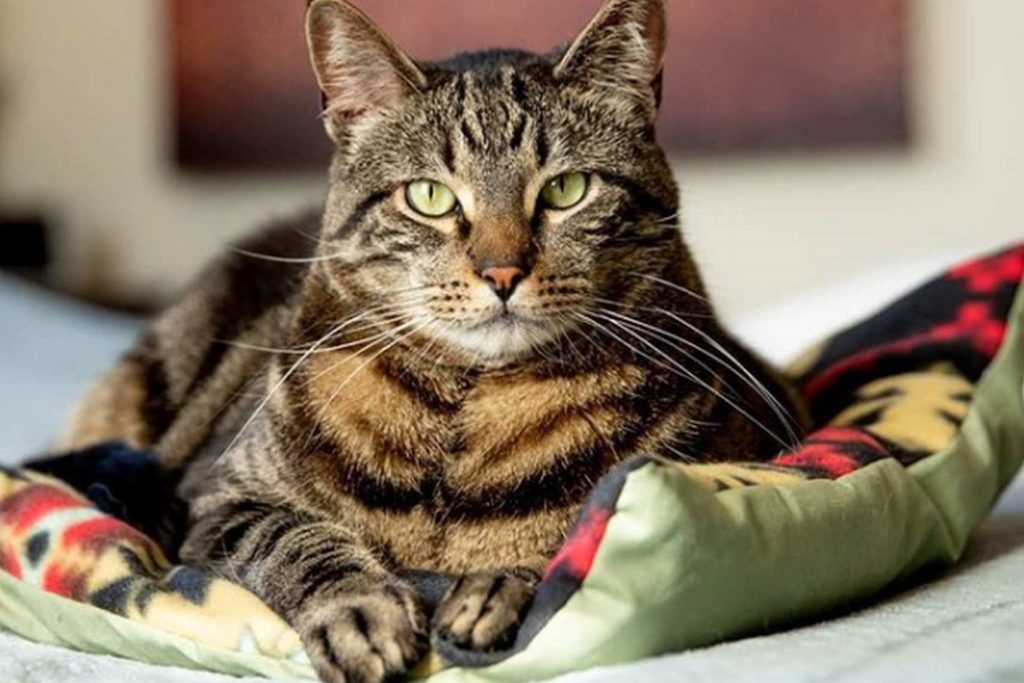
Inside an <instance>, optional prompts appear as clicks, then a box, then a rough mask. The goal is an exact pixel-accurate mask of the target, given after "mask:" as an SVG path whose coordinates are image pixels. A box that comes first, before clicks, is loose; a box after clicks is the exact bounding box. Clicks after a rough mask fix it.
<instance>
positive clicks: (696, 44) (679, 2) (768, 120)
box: [166, 0, 910, 170]
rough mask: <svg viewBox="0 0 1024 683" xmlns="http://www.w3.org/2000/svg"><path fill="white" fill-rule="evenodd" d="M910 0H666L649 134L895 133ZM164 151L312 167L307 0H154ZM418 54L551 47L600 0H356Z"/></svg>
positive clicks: (811, 143)
mask: <svg viewBox="0 0 1024 683" xmlns="http://www.w3.org/2000/svg"><path fill="white" fill-rule="evenodd" d="M909 1H910V0H830V1H829V2H822V1H821V0H668V4H669V21H670V25H669V48H668V53H667V57H666V69H665V82H664V102H663V106H662V111H661V116H660V123H659V135H660V136H661V138H662V142H663V143H664V144H665V145H666V146H667V147H668V148H669V149H670V150H672V151H677V152H684V153H714V152H745V151H758V150H773V149H799V148H805V149H806V148H816V149H817V148H833V147H844V146H854V145H902V144H904V143H905V142H906V141H907V137H908V130H907V128H908V126H907V118H908V117H907V96H906V89H907V87H906V86H907V71H908V68H907V66H908V65H907V57H906V54H907V45H906V43H907V34H908V30H907V20H908V8H907V4H908V2H909ZM166 2H168V3H169V15H168V16H169V18H170V22H171V32H172V39H171V43H170V44H171V49H172V62H173V65H174V86H173V87H174V102H175V112H174V114H175V116H174V121H175V126H174V129H175V150H176V157H177V161H178V162H179V164H180V165H181V166H183V167H185V168H191V169H207V170H213V169H242V168H252V169H273V168H297V167H304V166H319V165H322V164H323V162H324V161H325V160H326V159H327V157H328V155H329V149H328V145H327V142H326V140H325V138H324V135H323V133H322V128H321V126H320V122H319V120H318V118H317V117H318V114H319V106H320V102H319V97H318V94H317V90H316V85H315V83H314V81H313V77H312V74H311V71H310V67H309V63H308V60H307V55H306V44H305V39H304V36H303V14H304V11H305V5H306V3H305V1H304V0H221V1H218V2H210V1H209V0H166ZM355 2H356V4H358V5H359V6H360V7H361V8H362V9H364V10H365V11H366V12H367V13H368V14H369V15H370V16H371V17H373V18H374V19H375V20H376V21H377V22H379V23H380V24H381V26H383V27H384V29H385V30H386V31H388V32H389V33H390V34H391V35H392V36H393V37H394V38H395V39H396V41H397V42H398V44H399V45H400V46H402V48H403V49H404V50H405V51H406V52H408V53H409V54H410V55H411V56H413V57H414V58H416V59H423V60H430V59H434V58H440V57H447V56H451V55H453V54H456V53H459V52H465V51H471V50H478V49H482V48H485V47H516V48H523V49H528V50H533V51H540V52H548V51H551V50H553V49H555V48H556V47H557V46H559V45H564V44H566V43H567V42H568V41H570V40H571V39H572V38H573V37H574V36H575V35H576V33H577V32H579V31H580V30H581V29H582V28H583V27H584V26H585V25H586V23H587V22H588V21H589V19H590V18H591V17H592V16H593V15H594V13H595V12H596V11H597V8H598V7H599V6H600V4H601V2H600V0H567V1H566V2H561V3H552V2H550V1H549V0H508V1H507V2H504V1H503V2H479V1H478V0H417V1H416V2H410V1H409V0H355Z"/></svg>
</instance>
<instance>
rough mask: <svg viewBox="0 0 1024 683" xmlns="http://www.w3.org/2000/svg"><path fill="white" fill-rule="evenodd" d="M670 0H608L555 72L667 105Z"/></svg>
mask: <svg viewBox="0 0 1024 683" xmlns="http://www.w3.org/2000/svg"><path fill="white" fill-rule="evenodd" d="M665 24H666V19H665V1H664V0H608V1H607V2H605V4H604V6H603V7H602V8H601V10H600V11H599V12H598V14H597V16H596V17H594V19H593V20H592V21H591V22H590V25H588V26H587V28H586V29H584V31H583V33H581V34H580V35H579V36H578V37H577V38H576V40H575V41H573V43H572V45H570V46H569V49H568V50H567V51H566V52H565V54H564V55H563V56H562V58H561V59H560V60H559V62H558V64H557V66H556V67H555V76H556V77H558V78H560V79H568V80H571V81H573V82H576V83H580V84H583V85H584V86H585V87H589V88H593V89H604V90H607V91H608V92H607V95H608V96H614V95H615V94H619V95H625V96H627V97H629V98H631V99H633V100H635V101H637V102H639V103H641V104H643V105H644V106H646V107H647V108H648V111H649V114H650V116H651V118H652V119H653V118H654V116H655V115H656V114H657V110H658V106H659V105H660V104H661V81H662V61H663V59H664V57H665V32H666V30H665Z"/></svg>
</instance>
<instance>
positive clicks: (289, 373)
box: [221, 321, 349, 456]
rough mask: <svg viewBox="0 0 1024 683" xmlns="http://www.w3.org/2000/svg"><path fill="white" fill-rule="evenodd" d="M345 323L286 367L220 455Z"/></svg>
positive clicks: (228, 448) (232, 446)
mask: <svg viewBox="0 0 1024 683" xmlns="http://www.w3.org/2000/svg"><path fill="white" fill-rule="evenodd" d="M347 324H349V323H348V322H347V321H346V322H343V323H341V324H340V325H336V326H335V327H334V328H332V329H331V330H330V331H329V332H328V333H327V334H325V335H324V336H322V337H321V338H320V340H319V341H317V342H316V343H315V344H313V346H311V347H310V348H309V350H308V351H306V352H305V353H304V354H302V355H301V356H300V357H299V359H298V360H297V361H295V362H294V363H293V364H292V366H291V367H290V368H289V369H288V371H287V372H286V373H284V374H283V375H282V376H281V378H280V379H279V380H278V381H277V382H276V383H275V384H274V386H273V387H271V389H270V391H268V392H267V395H266V396H265V397H264V398H263V400H262V401H260V402H259V405H257V406H256V409H255V410H253V411H252V414H251V415H250V416H249V419H247V420H246V421H245V423H244V424H242V427H241V429H239V430H238V432H237V433H236V434H235V436H234V438H232V439H231V441H230V442H229V443H228V445H227V447H225V448H224V450H223V451H222V453H221V455H222V456H223V454H224V453H228V452H229V451H231V450H232V449H233V448H234V447H235V446H236V445H238V442H239V440H241V438H242V435H243V434H245V432H246V431H248V429H249V427H250V426H252V423H253V422H255V421H256V417H257V416H258V415H259V414H260V413H262V412H263V409H264V408H266V407H267V404H268V403H270V401H271V399H272V398H273V397H274V395H275V394H276V393H277V392H278V390H279V389H280V388H281V387H282V386H284V384H285V382H287V381H288V378H289V377H291V376H292V375H293V374H294V373H295V371H296V370H298V368H299V366H300V365H302V363H303V361H305V360H306V359H307V358H309V357H310V356H311V355H312V354H313V353H314V352H315V351H316V349H317V348H319V347H320V346H321V345H323V344H324V343H326V342H327V340H329V339H330V338H331V337H333V336H334V335H335V334H337V333H338V332H340V331H341V330H342V329H344V327H345V326H346V325H347Z"/></svg>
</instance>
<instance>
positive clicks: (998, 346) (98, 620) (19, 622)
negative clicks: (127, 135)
mask: <svg viewBox="0 0 1024 683" xmlns="http://www.w3.org/2000/svg"><path fill="white" fill-rule="evenodd" d="M1022 274H1024V248H1016V249H1012V250H1008V251H1005V252H1003V253H1000V254H997V255H994V256H991V257H987V258H983V259H980V260H977V261H974V262H971V263H968V264H965V265H963V266H960V267H958V268H954V269H952V270H950V271H948V272H947V273H945V274H943V275H942V276H941V277H940V278H938V279H936V280H934V281H933V282H931V283H929V284H927V285H925V286H924V287H922V288H920V289H919V290H917V291H915V292H914V293H912V294H910V295H909V296H907V297H904V298H903V299H901V300H900V301H898V302H896V303H895V304H893V305H891V306H890V307H888V308H887V309H885V310H884V311H882V312H881V313H879V314H878V315H876V316H873V317H872V318H870V319H868V320H867V321H865V322H864V323H861V324H859V325H856V326H854V327H852V328H849V329H847V330H846V331H844V332H842V333H840V334H838V335H837V336H836V337H834V338H832V339H831V340H829V341H828V342H826V343H824V344H821V345H819V346H818V347H817V348H816V349H815V350H814V351H812V352H810V353H809V354H808V355H807V356H806V357H805V358H804V360H803V361H802V362H801V363H800V365H799V368H798V370H797V373H798V376H799V378H800V385H801V388H802V390H803V391H804V393H805V395H806V396H807V398H808V400H809V401H810V404H811V406H812V409H813V412H814V415H815V419H816V421H817V423H818V424H819V425H821V429H820V430H819V431H817V432H816V433H814V434H812V435H811V436H810V437H809V438H808V439H807V440H806V441H805V443H804V444H803V445H802V446H801V447H800V448H799V449H797V450H795V451H794V452H792V453H787V454H784V455H781V456H779V457H777V458H776V459H774V460H773V461H772V462H770V463H764V464H744V463H728V464H711V465H683V466H680V465H675V464H671V463H667V462H663V461H660V460H657V459H655V458H641V459H637V460H634V461H631V462H629V463H626V464H624V465H623V466H622V467H620V468H619V469H617V470H616V471H613V472H612V473H611V474H609V475H608V477H606V478H605V479H604V480H603V481H602V482H601V483H600V484H599V486H598V487H597V489H596V490H595V491H594V493H593V495H592V496H591V498H590V500H589V502H588V503H587V505H586V506H585V508H584V510H583V511H582V513H581V516H580V520H579V522H578V524H577V525H576V528H575V530H574V532H573V533H572V534H571V536H570V538H569V539H568V540H567V542H566V544H565V546H564V547H563V548H562V550H561V551H560V552H559V553H558V555H557V556H556V557H555V558H554V559H553V560H552V562H551V564H550V566H549V567H548V570H547V572H546V573H545V577H544V581H543V583H542V584H541V586H540V589H539V592H538V596H537V600H536V601H535V604H534V606H533V608H532V609H531V611H530V613H529V614H528V616H527V619H526V621H525V623H524V626H523V629H522V631H521V633H520V635H519V638H518V639H517V641H516V642H515V643H514V644H513V646H512V647H510V649H509V650H508V651H505V652H498V653H488V654H487V655H477V654H474V653H469V652H462V651H459V650H457V649H454V648H448V647H442V648H441V652H440V653H435V659H434V660H433V661H431V662H428V663H427V664H426V665H425V668H424V669H423V670H422V671H423V672H424V673H425V672H427V671H428V670H430V669H431V667H436V666H437V664H438V661H439V659H440V661H443V662H444V663H445V664H446V665H447V666H448V667H449V668H448V669H447V670H445V671H442V672H440V673H437V674H435V679H436V680H438V681H462V680H465V681H473V680H480V681H488V680H491V681H505V680H509V681H511V680H526V679H541V678H545V677H549V676H554V675H557V674H559V673H561V672H564V671H569V670H573V669H581V668H587V667H589V666H594V665H599V664H608V663H615V662H625V661H631V660H634V659H638V658H642V657H646V656H650V655H653V654H657V653H662V652H668V651H675V650H680V649H685V648H690V647H697V646H701V645H706V644H709V643H713V642H718V641H721V640H725V639H728V638H733V637H738V636H740V635H745V634H750V633H755V632H761V631H764V630H765V629H770V628H776V627H780V626H784V625H787V624H791V623H794V622H798V621H800V620H806V619H810V618H813V617H815V616H820V615H822V614H825V613H827V612H829V611H832V610H835V609H837V608H841V607H844V606H848V605H850V604H852V603H854V602H855V601H857V600H860V599H864V598H867V597H869V596H871V595H873V594H876V593H877V592H878V591H880V590H881V589H883V588H885V587H886V586H890V585H893V584H894V583H898V582H900V581H902V580H905V579H907V578H909V577H911V576H913V575H914V574H916V573H918V572H920V571H921V570H922V569H925V568H928V567H937V566H944V565H948V564H950V563H952V562H954V561H955V560H956V559H957V558H958V557H959V555H960V553H961V552H962V550H963V547H964V543H965V542H966V539H967V537H968V535H969V533H970V531H971V530H972V529H973V528H974V527H975V526H976V525H977V524H978V522H979V521H980V520H981V519H982V518H983V517H984V515H985V514H986V512H987V511H988V509H989V508H990V506H991V505H992V503H993V502H994V501H995V499H996V498H997V496H998V494H999V492H1000V491H1001V490H1002V489H1003V487H1005V485H1006V484H1007V483H1008V482H1009V480H1010V479H1011V478H1012V477H1013V474H1014V473H1015V472H1016V470H1017V469H1018V468H1019V466H1020V460H1021V457H1022V456H1024V406H1022V397H1021V381H1022V378H1024V357H1022V354H1024V348H1022V344H1024V340H1022V339H1021V333H1022V332H1024V327H1022V325H1024V301H1022V300H1021V297H1019V295H1018V290H1019V288H1020V284H1021V278H1022ZM104 448H105V449H106V452H107V455H109V456H110V457H112V458H127V459H129V460H131V459H133V458H134V459H137V461H138V462H140V463H144V462H145V459H146V457H147V456H146V455H145V454H133V453H127V452H125V450H124V449H123V448H121V447H119V446H117V445H109V446H106V447H104ZM86 493H87V494H91V495H89V496H86V495H82V494H80V493H78V492H75V491H73V490H71V489H70V488H69V487H67V486H65V485H63V484H61V483H60V482H57V481H55V480H52V479H48V478H45V477H42V476H40V475H37V474H33V473H31V472H27V471H15V470H4V471H3V472H2V473H0V568H2V569H3V571H0V623H2V624H3V625H4V626H5V627H7V628H9V629H11V630H13V631H15V632H17V633H20V634H22V635H24V636H26V637H29V638H32V639H36V640H40V641H43V642H48V643H55V644H62V645H66V646H69V647H73V648H77V649H82V650H86V651H90V652H106V653H112V654H119V655H123V656H127V657H132V658H136V659H141V660H145V661H149V662H156V663H166V664H177V665H182V666H192V667H196V668H208V669H213V670H218V671H223V672H227V673H235V674H245V673H248V674H261V675H273V676H312V672H311V670H310V669H309V667H308V663H307V662H306V661H305V658H304V655H303V654H302V651H301V646H300V644H299V642H298V639H297V638H296V636H295V634H294V633H293V632H292V631H291V630H290V629H288V628H287V626H286V625H285V624H283V622H281V621H280V620H279V619H278V618H277V617H276V616H275V615H274V614H273V613H272V612H271V611H270V610H269V609H267V608H266V607H265V606H263V605H262V604H261V603H259V601H258V600H256V599H255V598H254V597H253V596H251V595H250V594H248V593H246V592H245V591H243V590H242V589H240V588H238V587H237V586H235V585H233V584H231V583H230V582H227V581H225V580H223V579H220V578H217V577H213V576H210V575H207V574H205V573H203V572H201V571H199V570H197V569H195V568H189V567H170V566H169V563H168V562H167V561H166V559H164V558H163V556H162V554H161V553H160V551H159V550H158V549H157V548H156V546H155V544H153V543H152V542H151V541H149V540H148V539H146V538H145V537H144V536H142V535H141V534H139V533H138V532H137V531H135V530H133V529H132V528H131V527H129V526H127V525H125V524H124V523H122V522H120V521H118V520H117V519H115V518H114V517H112V516H109V515H108V514H106V512H116V510H113V509H108V510H107V511H106V512H104V511H103V510H100V509H99V508H98V507H97V504H98V505H99V507H107V508H109V507H110V503H111V501H110V500H109V499H106V498H104V497H103V495H102V487H99V488H97V489H95V490H92V491H86ZM438 656H439V659H438Z"/></svg>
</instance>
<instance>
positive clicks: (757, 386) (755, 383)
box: [601, 299, 799, 443]
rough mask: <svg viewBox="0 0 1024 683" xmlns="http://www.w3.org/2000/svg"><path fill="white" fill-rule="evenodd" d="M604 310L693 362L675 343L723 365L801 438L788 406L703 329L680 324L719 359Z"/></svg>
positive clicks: (675, 337) (692, 344) (792, 434)
mask: <svg viewBox="0 0 1024 683" xmlns="http://www.w3.org/2000/svg"><path fill="white" fill-rule="evenodd" d="M601 301H608V300H603V299H602V300H601ZM610 303H614V302H610ZM650 310H652V311H654V312H657V313H661V314H663V315H667V316H672V317H674V316H673V315H672V313H671V312H669V311H665V310H663V309H650ZM602 311H603V312H604V313H605V314H607V315H611V316H614V317H616V318H617V319H619V320H621V321H623V322H626V323H627V324H632V325H636V326H638V327H640V328H643V329H644V330H646V331H648V332H650V333H651V334H655V335H657V336H658V337H660V338H661V339H662V340H664V341H666V342H667V343H669V344H670V345H671V346H672V347H673V348H674V349H676V350H678V351H680V352H681V353H683V354H685V355H686V356H687V357H688V358H690V359H692V360H693V361H694V362H697V363H700V361H698V360H697V359H695V358H694V357H693V355H692V354H690V353H688V352H687V351H685V350H684V349H681V348H679V347H678V346H677V345H675V344H673V343H672V342H678V343H680V344H683V345H685V346H687V347H689V348H691V349H693V350H695V351H697V352H699V353H701V354H703V355H704V356H705V357H707V358H710V359H711V360H713V361H715V362H716V363H718V364H720V365H722V366H723V367H724V368H726V369H727V370H729V371H730V372H732V373H733V374H734V375H736V376H737V377H738V378H739V379H740V380H741V381H743V382H744V383H745V384H746V385H747V386H748V387H750V388H751V389H753V390H754V392H755V393H756V394H757V395H758V397H759V398H760V399H761V400H763V401H764V402H765V403H766V404H767V405H768V407H769V408H770V409H771V410H772V412H773V413H774V414H775V416H776V417H777V418H778V419H779V422H780V423H781V424H782V425H783V427H784V428H785V429H786V431H787V436H789V437H790V438H791V439H792V440H793V442H794V443H796V442H798V441H799V436H797V434H796V430H795V428H796V427H797V422H796V420H795V419H794V418H793V416H792V415H791V414H790V413H789V411H788V410H787V409H786V407H785V406H784V405H783V404H782V403H781V402H780V401H779V400H778V399H777V398H776V397H775V396H774V395H773V394H772V393H771V392H770V391H769V390H768V388H767V387H766V386H765V385H764V383H763V382H761V380H759V379H758V378H757V377H756V376H755V375H754V374H753V373H752V372H750V370H749V369H748V368H747V367H746V366H744V365H743V363H741V362H740V361H739V360H738V359H737V358H736V357H735V356H733V355H732V354H731V353H729V351H728V350H727V349H726V348H724V347H723V346H722V345H721V344H720V343H719V342H718V341H717V340H716V339H715V338H714V337H712V336H711V335H709V334H707V333H706V332H704V331H703V330H701V329H700V328H698V327H696V326H694V325H691V324H689V323H683V322H681V323H680V324H685V325H686V327H687V329H690V330H691V331H693V332H694V333H695V334H698V335H699V336H700V337H701V338H702V339H704V340H705V341H706V342H707V343H708V344H709V345H711V347H712V349H714V351H717V353H718V354H720V356H719V355H715V353H712V351H709V350H708V349H705V348H704V347H702V346H700V345H699V344H697V343H695V342H693V341H691V340H689V339H686V338H684V337H681V336H679V335H676V334H673V333H671V332H669V331H668V330H664V329H661V328H658V327H655V326H654V325H650V324H648V323H645V322H643V321H642V320H637V319H635V318H632V317H630V316H627V315H624V314H622V313H618V312H616V311H611V310H607V309H602ZM701 366H702V367H703V368H704V369H706V370H708V371H710V369H709V368H708V367H707V366H706V365H704V364H703V363H701Z"/></svg>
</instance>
